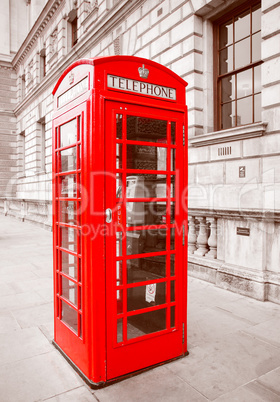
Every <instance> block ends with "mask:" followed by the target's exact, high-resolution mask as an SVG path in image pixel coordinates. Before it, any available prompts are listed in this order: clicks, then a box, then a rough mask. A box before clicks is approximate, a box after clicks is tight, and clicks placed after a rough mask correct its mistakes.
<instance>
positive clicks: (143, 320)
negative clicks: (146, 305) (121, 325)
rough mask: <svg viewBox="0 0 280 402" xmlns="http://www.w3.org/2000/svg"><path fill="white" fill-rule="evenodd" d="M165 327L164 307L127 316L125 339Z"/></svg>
mask: <svg viewBox="0 0 280 402" xmlns="http://www.w3.org/2000/svg"><path fill="white" fill-rule="evenodd" d="M164 329H166V309H160V310H156V311H149V312H148V313H144V314H138V315H134V316H132V317H127V339H133V338H137V337H138V336H141V335H145V334H151V333H153V332H158V331H162V330H164Z"/></svg>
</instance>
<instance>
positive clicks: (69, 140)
mask: <svg viewBox="0 0 280 402" xmlns="http://www.w3.org/2000/svg"><path fill="white" fill-rule="evenodd" d="M76 142H77V120H76V119H74V120H71V121H69V122H68V123H66V124H63V125H62V126H60V148H63V147H67V146H69V145H74V144H75V143H76Z"/></svg>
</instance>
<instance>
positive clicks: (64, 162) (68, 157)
mask: <svg viewBox="0 0 280 402" xmlns="http://www.w3.org/2000/svg"><path fill="white" fill-rule="evenodd" d="M59 153H60V158H61V169H60V172H68V171H70V170H76V168H77V157H76V147H72V148H68V149H64V150H63V151H60V152H59Z"/></svg>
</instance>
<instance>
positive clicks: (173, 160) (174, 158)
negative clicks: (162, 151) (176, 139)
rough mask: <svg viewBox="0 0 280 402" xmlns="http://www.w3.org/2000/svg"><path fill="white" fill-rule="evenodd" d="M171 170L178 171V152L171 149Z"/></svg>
mask: <svg viewBox="0 0 280 402" xmlns="http://www.w3.org/2000/svg"><path fill="white" fill-rule="evenodd" d="M171 170H173V171H174V172H175V170H176V150H175V149H171Z"/></svg>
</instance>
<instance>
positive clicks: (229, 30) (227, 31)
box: [219, 20, 233, 49]
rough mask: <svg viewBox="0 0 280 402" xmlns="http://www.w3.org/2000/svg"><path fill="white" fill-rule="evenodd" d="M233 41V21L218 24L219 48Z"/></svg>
mask: <svg viewBox="0 0 280 402" xmlns="http://www.w3.org/2000/svg"><path fill="white" fill-rule="evenodd" d="M232 42H233V23H232V20H229V21H227V22H225V23H224V24H222V25H221V26H220V36H219V48H220V49H221V48H223V47H225V46H228V45H230V44H231V43H232Z"/></svg>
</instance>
